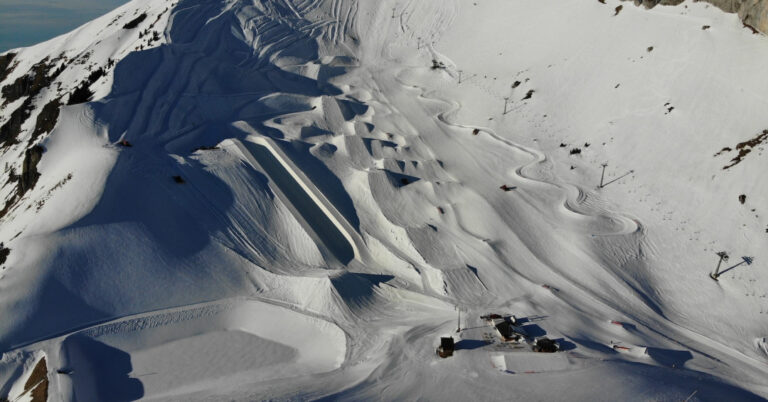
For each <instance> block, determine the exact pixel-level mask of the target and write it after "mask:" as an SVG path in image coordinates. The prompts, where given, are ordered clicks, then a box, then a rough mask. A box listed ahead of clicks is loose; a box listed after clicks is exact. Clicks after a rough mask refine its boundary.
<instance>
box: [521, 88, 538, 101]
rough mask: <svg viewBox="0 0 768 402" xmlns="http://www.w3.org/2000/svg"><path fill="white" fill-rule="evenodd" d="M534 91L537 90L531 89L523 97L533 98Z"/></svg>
mask: <svg viewBox="0 0 768 402" xmlns="http://www.w3.org/2000/svg"><path fill="white" fill-rule="evenodd" d="M534 92H536V91H534V90H533V89H529V90H528V92H527V93H526V94H525V97H524V98H523V100H526V99H531V97H532V96H533V93H534Z"/></svg>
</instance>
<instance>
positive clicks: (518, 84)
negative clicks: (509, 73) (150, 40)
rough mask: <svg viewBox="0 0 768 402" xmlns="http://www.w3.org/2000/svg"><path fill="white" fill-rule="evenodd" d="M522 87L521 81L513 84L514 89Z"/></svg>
mask: <svg viewBox="0 0 768 402" xmlns="http://www.w3.org/2000/svg"><path fill="white" fill-rule="evenodd" d="M519 86H520V81H515V82H513V83H512V88H517V87H519Z"/></svg>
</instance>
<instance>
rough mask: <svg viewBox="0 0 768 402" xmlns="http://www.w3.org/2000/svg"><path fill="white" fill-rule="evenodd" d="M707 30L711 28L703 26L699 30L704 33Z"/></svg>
mask: <svg viewBox="0 0 768 402" xmlns="http://www.w3.org/2000/svg"><path fill="white" fill-rule="evenodd" d="M709 28H712V27H710V26H709V25H704V26H702V27H701V30H702V31H706V30H707V29H709Z"/></svg>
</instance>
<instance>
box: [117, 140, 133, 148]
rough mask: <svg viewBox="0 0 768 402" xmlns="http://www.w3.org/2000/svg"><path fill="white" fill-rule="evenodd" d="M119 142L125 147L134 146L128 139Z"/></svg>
mask: <svg viewBox="0 0 768 402" xmlns="http://www.w3.org/2000/svg"><path fill="white" fill-rule="evenodd" d="M117 144H118V145H120V146H123V147H132V146H133V144H131V143H130V142H128V140H120V142H118V143H117Z"/></svg>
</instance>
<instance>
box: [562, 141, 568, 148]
mask: <svg viewBox="0 0 768 402" xmlns="http://www.w3.org/2000/svg"><path fill="white" fill-rule="evenodd" d="M567 146H568V144H566V143H564V142H561V143H560V148H565V147H567Z"/></svg>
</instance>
